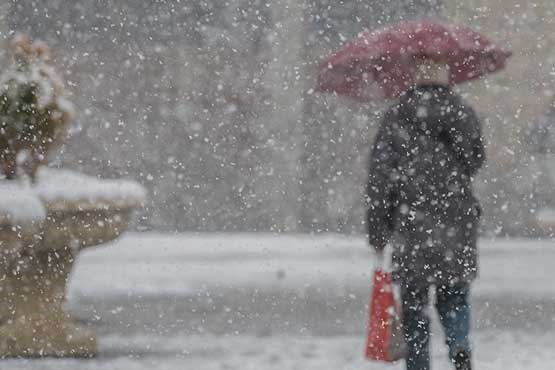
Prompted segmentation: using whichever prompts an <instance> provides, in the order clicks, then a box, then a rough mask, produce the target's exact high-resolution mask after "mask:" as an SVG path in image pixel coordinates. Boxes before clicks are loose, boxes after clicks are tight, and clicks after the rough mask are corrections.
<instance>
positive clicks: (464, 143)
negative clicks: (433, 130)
mask: <svg viewBox="0 0 555 370" xmlns="http://www.w3.org/2000/svg"><path fill="white" fill-rule="evenodd" d="M456 115H457V116H456V118H455V119H454V120H453V126H452V127H451V133H450V136H451V141H452V142H454V145H453V148H454V150H455V153H456V155H457V158H458V160H459V161H460V162H461V163H462V165H463V167H464V169H465V172H466V174H467V175H468V176H470V177H472V176H474V175H476V173H477V172H478V170H479V169H480V168H481V167H482V165H483V164H484V162H485V160H486V151H485V149H484V140H483V137H482V127H481V123H480V120H479V118H478V115H477V114H476V112H475V111H474V109H472V108H471V107H469V106H467V105H464V104H462V105H460V106H459V109H458V110H457V111H456Z"/></svg>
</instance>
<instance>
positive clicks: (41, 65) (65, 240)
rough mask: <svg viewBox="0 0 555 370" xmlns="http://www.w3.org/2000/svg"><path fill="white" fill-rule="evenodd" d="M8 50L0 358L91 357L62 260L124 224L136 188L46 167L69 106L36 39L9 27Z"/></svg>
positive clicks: (92, 340)
mask: <svg viewBox="0 0 555 370" xmlns="http://www.w3.org/2000/svg"><path fill="white" fill-rule="evenodd" d="M11 52H12V60H11V64H10V65H9V66H8V67H7V68H5V69H4V71H3V72H2V74H1V75H0V167H1V168H2V172H3V174H4V176H5V180H0V255H1V257H2V259H1V263H0V357H13V356H18V357H19V356H25V357H38V356H72V357H90V356H94V355H95V354H96V353H97V340H96V337H95V335H94V333H93V332H92V331H90V330H88V329H85V328H82V327H79V326H78V325H76V324H75V323H74V322H73V321H72V319H71V315H70V314H69V313H68V312H67V311H66V310H65V308H64V303H65V300H66V290H67V284H68V280H69V277H70V273H71V269H72V267H73V264H74V262H75V260H76V258H77V256H78V254H79V252H80V251H81V250H82V249H83V248H88V247H92V246H96V245H100V244H104V243H107V242H109V241H111V240H114V239H115V238H117V237H118V236H120V235H121V234H122V233H123V232H125V231H126V230H127V228H128V225H129V223H130V221H131V219H132V217H133V211H134V209H135V208H137V207H138V206H140V205H141V204H142V202H143V201H144V199H145V191H144V189H143V188H142V187H141V186H140V185H139V184H137V183H134V182H130V181H121V180H101V179H98V178H96V177H91V176H85V175H82V174H80V173H78V172H74V171H69V170H64V169H53V168H48V167H47V166H46V165H47V163H48V155H49V154H50V153H51V152H52V149H53V148H55V147H56V144H59V143H61V142H62V141H63V138H64V136H65V134H66V132H67V127H68V123H69V121H70V119H71V117H72V115H73V113H72V105H71V104H70V103H69V101H67V100H66V99H65V97H64V89H63V84H62V82H61V80H60V78H59V77H58V75H57V74H56V73H55V71H54V69H53V67H52V65H51V63H50V52H49V49H48V48H47V47H46V46H45V45H44V44H42V43H40V42H31V40H30V39H29V38H28V37H25V36H17V37H16V38H15V39H14V41H13V42H12V44H11Z"/></svg>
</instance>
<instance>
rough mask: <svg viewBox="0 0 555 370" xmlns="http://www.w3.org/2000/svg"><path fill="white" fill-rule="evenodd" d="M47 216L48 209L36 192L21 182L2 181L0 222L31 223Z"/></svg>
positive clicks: (0, 188)
mask: <svg viewBox="0 0 555 370" xmlns="http://www.w3.org/2000/svg"><path fill="white" fill-rule="evenodd" d="M45 217H46V210H45V209H44V206H43V205H42V202H41V201H40V199H39V197H38V196H37V195H36V194H35V192H34V191H33V190H32V189H31V188H29V187H27V186H23V185H21V184H20V183H14V182H12V181H3V182H2V183H0V222H1V223H11V224H17V223H31V222H37V221H41V220H43V219H44V218H45Z"/></svg>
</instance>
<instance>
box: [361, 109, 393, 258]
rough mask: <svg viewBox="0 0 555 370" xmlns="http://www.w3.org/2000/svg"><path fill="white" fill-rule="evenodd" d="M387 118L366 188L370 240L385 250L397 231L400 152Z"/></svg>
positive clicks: (378, 137)
mask: <svg viewBox="0 0 555 370" xmlns="http://www.w3.org/2000/svg"><path fill="white" fill-rule="evenodd" d="M387 121H388V120H387V119H386V120H384V122H383V123H382V125H381V127H380V129H379V130H378V133H377V135H376V140H375V142H374V146H373V148H372V152H371V157H370V171H369V175H368V185H367V189H366V222H367V226H368V238H369V242H370V244H371V245H372V246H374V248H376V249H382V248H383V247H384V246H385V244H386V243H387V242H388V241H389V239H390V238H391V235H392V233H393V230H394V226H395V223H394V221H395V220H394V218H393V216H394V211H395V205H396V198H397V195H396V193H395V189H396V186H395V175H394V174H395V173H396V171H397V158H396V156H397V154H396V152H395V150H394V147H393V142H392V139H393V138H392V130H391V127H390V126H389V124H388V122H387Z"/></svg>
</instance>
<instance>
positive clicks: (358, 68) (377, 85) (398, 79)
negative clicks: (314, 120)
mask: <svg viewBox="0 0 555 370" xmlns="http://www.w3.org/2000/svg"><path fill="white" fill-rule="evenodd" d="M510 55H511V53H510V52H508V51H505V50H503V49H501V48H500V47H498V46H497V45H495V44H494V43H493V42H492V41H490V40H489V39H487V38H486V37H485V36H483V35H481V34H479V33H477V32H475V31H473V30H472V29H470V28H468V27H466V26H462V25H447V24H443V23H440V22H437V21H430V20H428V21H419V22H416V21H412V22H401V23H397V24H395V25H392V26H389V27H387V28H384V29H382V30H379V31H374V32H363V33H362V34H361V35H360V36H359V37H358V38H357V39H355V40H354V41H352V42H350V43H348V44H346V45H345V46H344V47H343V48H342V49H341V50H339V51H338V52H337V53H335V54H334V55H332V56H331V57H329V58H328V59H326V60H325V61H324V62H323V63H322V64H321V66H320V69H319V75H318V83H317V91H323V92H333V93H337V94H339V95H346V96H350V97H353V98H356V99H360V100H369V99H373V98H377V97H383V98H392V97H396V96H398V95H400V94H401V93H402V92H404V91H406V90H407V89H408V88H409V87H410V86H412V85H413V84H414V83H415V80H414V77H415V72H416V69H417V65H418V64H419V63H420V62H422V61H423V60H424V61H427V62H436V63H439V64H445V65H447V66H448V67H449V83H450V84H458V83H461V82H464V81H468V80H472V79H475V78H478V77H480V76H483V75H484V74H487V73H493V72H495V71H498V70H499V69H502V68H503V67H504V66H505V62H506V60H507V58H508V57H509V56H510Z"/></svg>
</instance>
